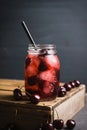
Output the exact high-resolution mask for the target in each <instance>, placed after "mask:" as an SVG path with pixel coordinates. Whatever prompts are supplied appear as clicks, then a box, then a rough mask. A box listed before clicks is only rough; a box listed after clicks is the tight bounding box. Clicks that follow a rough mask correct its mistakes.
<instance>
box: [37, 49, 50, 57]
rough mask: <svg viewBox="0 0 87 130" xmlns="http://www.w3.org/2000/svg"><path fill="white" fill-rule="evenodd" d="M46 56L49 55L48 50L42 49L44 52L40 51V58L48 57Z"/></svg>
mask: <svg viewBox="0 0 87 130" xmlns="http://www.w3.org/2000/svg"><path fill="white" fill-rule="evenodd" d="M46 55H48V52H47V50H46V49H42V50H40V54H39V56H46Z"/></svg>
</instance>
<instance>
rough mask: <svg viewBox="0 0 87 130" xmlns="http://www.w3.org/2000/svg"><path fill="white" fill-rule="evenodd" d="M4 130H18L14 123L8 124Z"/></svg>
mask: <svg viewBox="0 0 87 130" xmlns="http://www.w3.org/2000/svg"><path fill="white" fill-rule="evenodd" d="M4 130H18V128H17V125H16V124H14V123H9V124H7V125H6V126H5V129H4Z"/></svg>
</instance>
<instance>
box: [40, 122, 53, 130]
mask: <svg viewBox="0 0 87 130" xmlns="http://www.w3.org/2000/svg"><path fill="white" fill-rule="evenodd" d="M41 130H54V127H53V124H52V123H46V124H44V125H43V126H42V129H41Z"/></svg>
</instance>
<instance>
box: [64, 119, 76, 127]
mask: <svg viewBox="0 0 87 130" xmlns="http://www.w3.org/2000/svg"><path fill="white" fill-rule="evenodd" d="M66 126H67V128H68V129H73V128H74V127H75V126H76V122H75V121H74V120H72V119H69V120H67V122H66Z"/></svg>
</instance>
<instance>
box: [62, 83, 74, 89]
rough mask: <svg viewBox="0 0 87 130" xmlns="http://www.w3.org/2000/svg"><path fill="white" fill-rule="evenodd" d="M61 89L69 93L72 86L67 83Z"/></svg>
mask: <svg viewBox="0 0 87 130" xmlns="http://www.w3.org/2000/svg"><path fill="white" fill-rule="evenodd" d="M63 87H65V88H66V90H67V91H70V90H71V89H72V86H71V84H69V83H65V84H64V86H63Z"/></svg>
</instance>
